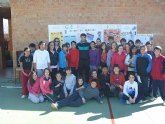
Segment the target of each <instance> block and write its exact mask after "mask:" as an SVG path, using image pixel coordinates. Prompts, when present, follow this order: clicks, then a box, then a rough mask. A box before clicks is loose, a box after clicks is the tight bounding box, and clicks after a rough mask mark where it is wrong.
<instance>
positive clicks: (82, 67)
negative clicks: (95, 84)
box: [77, 33, 90, 82]
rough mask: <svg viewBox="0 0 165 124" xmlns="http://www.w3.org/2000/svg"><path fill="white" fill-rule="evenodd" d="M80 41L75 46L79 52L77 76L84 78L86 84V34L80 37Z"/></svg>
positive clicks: (87, 45)
mask: <svg viewBox="0 0 165 124" xmlns="http://www.w3.org/2000/svg"><path fill="white" fill-rule="evenodd" d="M80 38H81V41H80V42H79V43H78V44H77V48H78V50H79V53H80V54H79V75H80V76H83V77H84V78H85V81H86V82H87V81H88V79H89V77H88V76H89V69H90V68H89V47H90V45H89V43H88V42H87V40H86V34H84V33H82V34H81V35H80Z"/></svg>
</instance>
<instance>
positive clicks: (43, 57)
mask: <svg viewBox="0 0 165 124" xmlns="http://www.w3.org/2000/svg"><path fill="white" fill-rule="evenodd" d="M45 45H46V43H45V42H43V41H41V42H39V44H38V46H39V49H38V50H36V51H35V53H34V56H33V63H34V70H35V71H36V72H37V75H38V77H41V76H42V75H43V72H44V69H45V68H50V57H49V53H48V51H47V50H45Z"/></svg>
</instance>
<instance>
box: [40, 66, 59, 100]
mask: <svg viewBox="0 0 165 124" xmlns="http://www.w3.org/2000/svg"><path fill="white" fill-rule="evenodd" d="M51 83H52V80H51V77H50V70H49V69H48V68H45V69H44V75H43V76H42V77H41V78H40V88H41V91H42V94H43V95H44V97H45V98H46V99H48V100H49V101H52V102H55V101H56V99H55V97H54V95H53V90H51V89H50V85H51Z"/></svg>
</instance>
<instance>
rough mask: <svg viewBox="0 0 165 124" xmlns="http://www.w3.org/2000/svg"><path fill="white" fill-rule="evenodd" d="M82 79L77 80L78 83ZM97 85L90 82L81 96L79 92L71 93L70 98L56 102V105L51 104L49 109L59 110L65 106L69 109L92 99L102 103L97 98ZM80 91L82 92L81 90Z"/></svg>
mask: <svg viewBox="0 0 165 124" xmlns="http://www.w3.org/2000/svg"><path fill="white" fill-rule="evenodd" d="M82 80H83V79H80V78H79V79H78V81H82ZM96 86H97V83H96V81H95V80H93V81H92V83H91V84H90V85H88V86H87V87H86V88H84V90H83V92H81V95H80V94H79V92H75V93H73V94H72V95H71V96H69V97H67V98H65V99H63V100H60V101H57V102H56V103H52V104H51V107H52V108H53V109H60V108H62V107H65V106H71V107H78V106H81V105H83V104H84V103H86V102H87V101H89V100H90V99H92V98H94V99H96V100H97V101H98V102H99V103H101V104H102V103H103V101H102V100H101V98H100V96H99V90H98V89H97V87H96ZM81 91H82V90H81Z"/></svg>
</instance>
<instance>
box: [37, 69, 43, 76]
mask: <svg viewBox="0 0 165 124" xmlns="http://www.w3.org/2000/svg"><path fill="white" fill-rule="evenodd" d="M43 74H44V69H37V76H38V77H39V78H40V77H42V76H43Z"/></svg>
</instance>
